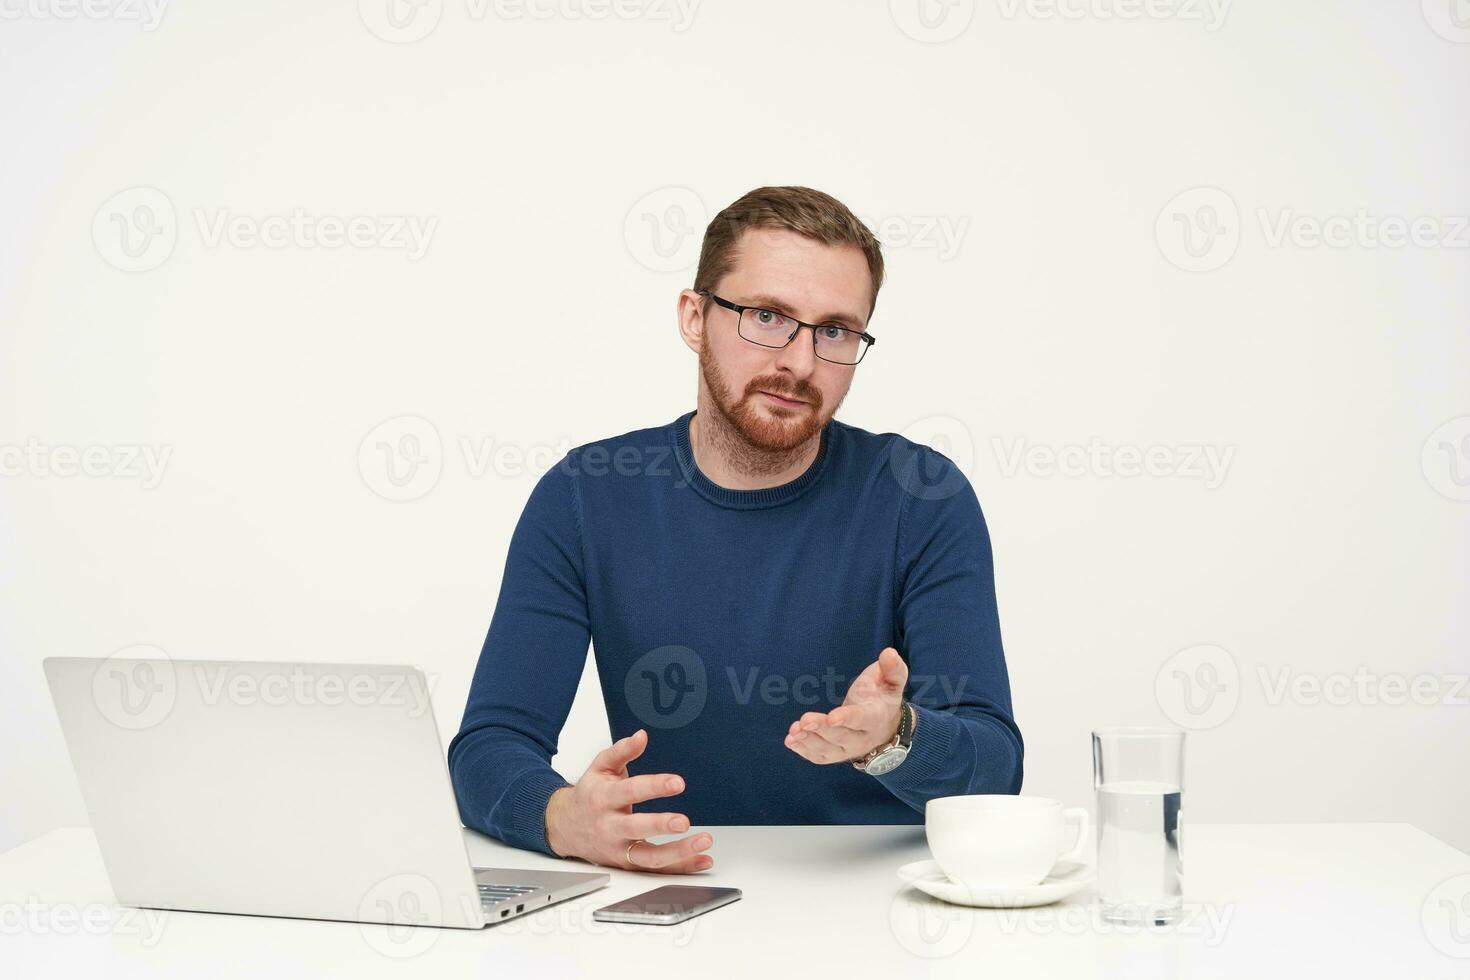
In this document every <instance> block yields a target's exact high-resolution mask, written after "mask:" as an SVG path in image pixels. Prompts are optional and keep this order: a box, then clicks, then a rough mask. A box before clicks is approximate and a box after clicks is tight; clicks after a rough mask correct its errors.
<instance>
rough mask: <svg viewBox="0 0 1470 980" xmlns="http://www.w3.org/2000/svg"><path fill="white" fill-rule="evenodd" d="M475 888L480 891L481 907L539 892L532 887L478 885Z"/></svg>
mask: <svg viewBox="0 0 1470 980" xmlns="http://www.w3.org/2000/svg"><path fill="white" fill-rule="evenodd" d="M477 887H478V888H479V889H480V902H481V904H483V905H496V904H499V903H500V902H508V901H510V900H511V899H513V898H520V897H522V896H523V895H529V894H530V893H531V892H534V891H540V889H539V888H536V887H534V886H532V885H478V886H477Z"/></svg>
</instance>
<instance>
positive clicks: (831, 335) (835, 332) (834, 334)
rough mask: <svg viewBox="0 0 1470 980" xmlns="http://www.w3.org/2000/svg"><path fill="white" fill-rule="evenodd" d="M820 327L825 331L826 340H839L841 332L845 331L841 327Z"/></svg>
mask: <svg viewBox="0 0 1470 980" xmlns="http://www.w3.org/2000/svg"><path fill="white" fill-rule="evenodd" d="M822 329H823V330H825V331H827V334H826V336H827V339H828V340H841V339H842V336H843V334H845V333H847V331H846V330H845V329H843V328H842V327H823V328H822Z"/></svg>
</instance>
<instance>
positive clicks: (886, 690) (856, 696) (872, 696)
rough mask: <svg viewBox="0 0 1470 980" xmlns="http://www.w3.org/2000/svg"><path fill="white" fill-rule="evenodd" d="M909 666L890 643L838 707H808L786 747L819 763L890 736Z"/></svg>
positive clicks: (860, 751) (854, 754) (859, 752)
mask: <svg viewBox="0 0 1470 980" xmlns="http://www.w3.org/2000/svg"><path fill="white" fill-rule="evenodd" d="M908 679H909V668H908V664H906V663H904V662H903V658H902V657H900V656H899V655H898V651H897V650H895V649H894V648H893V647H884V648H883V652H881V653H880V654H878V659H877V660H875V661H873V662H872V663H870V664H868V666H867V667H866V668H865V669H864V670H863V672H862V673H861V674H859V675H858V676H857V679H856V680H854V681H853V682H852V686H851V687H849V688H848V689H847V697H846V698H845V699H844V700H843V702H842V704H841V705H840V706H839V707H836V708H833V709H832V710H831V711H828V712H826V713H823V712H820V711H808V712H807V713H806V714H804V715H802V716H801V717H800V718H798V719H797V720H796V721H794V722H792V723H791V728H790V729H789V730H788V731H787V733H786V747H787V748H789V749H791V750H792V751H793V752H795V753H796V754H797V755H800V756H801V757H803V758H804V759H807V760H809V761H811V762H815V763H817V764H818V765H830V764H831V763H834V762H847V761H849V760H852V759H856V758H858V757H860V756H864V755H867V754H868V753H869V752H871V751H872V750H873V749H875V748H877V747H878V746H880V745H886V744H888V743H889V742H891V741H893V735H894V733H895V732H897V731H898V722H899V716H900V713H901V712H902V711H903V689H904V685H905V684H907V683H908Z"/></svg>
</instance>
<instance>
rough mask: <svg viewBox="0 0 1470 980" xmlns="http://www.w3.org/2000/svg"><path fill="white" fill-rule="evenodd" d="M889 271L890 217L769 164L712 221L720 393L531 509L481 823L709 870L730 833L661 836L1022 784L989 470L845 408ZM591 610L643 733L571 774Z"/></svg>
mask: <svg viewBox="0 0 1470 980" xmlns="http://www.w3.org/2000/svg"><path fill="white" fill-rule="evenodd" d="M882 282H883V258H882V255H881V251H880V248H879V244H878V241H877V240H876V239H875V238H874V237H873V235H872V233H871V232H870V231H869V230H868V228H867V227H865V226H864V225H863V223H862V222H861V221H859V220H858V219H857V218H856V217H854V216H853V214H852V213H851V212H850V211H848V209H847V208H846V207H845V206H843V205H842V204H841V203H840V202H838V201H837V200H835V199H834V198H832V197H830V196H828V195H826V194H823V193H821V192H819V191H815V190H811V189H809V188H804V187H762V188H758V189H756V190H753V191H751V192H750V193H748V194H746V195H745V196H744V197H742V198H740V199H739V200H738V201H736V202H735V203H734V204H731V205H730V206H729V207H728V208H726V209H725V210H724V211H722V212H721V213H720V214H719V215H717V216H716V217H715V219H714V220H713V221H712V222H710V225H709V227H708V229H707V230H706V232H705V238H704V243H703V247H702V250H701V254H700V260H699V268H698V271H697V273H696V275H695V280H694V288H693V289H692V290H690V289H686V290H684V291H683V292H681V293H680V295H679V302H678V319H679V332H680V335H681V336H682V338H683V340H684V342H685V343H686V344H687V345H688V346H689V347H690V349H692V350H693V351H695V352H696V353H697V354H698V357H699V387H698V401H697V406H696V408H695V409H694V410H693V411H691V412H688V413H686V414H684V415H682V416H680V417H679V418H678V419H676V420H675V421H674V422H672V423H670V424H666V425H662V426H658V427H654V428H648V429H640V430H636V431H633V432H629V433H625V434H623V435H620V436H614V437H612V438H610V439H605V440H602V441H601V442H595V443H588V444H586V445H583V446H579V447H577V448H576V449H573V450H571V451H570V452H568V453H567V455H566V456H565V457H564V458H563V459H562V460H561V461H560V462H559V463H558V464H556V465H555V466H554V467H552V469H551V470H549V471H548V472H547V473H546V474H545V475H544V476H542V477H541V479H540V481H539V482H538V483H537V484H536V487H535V488H534V490H533V491H532V492H531V496H530V500H529V501H528V502H527V504H526V508H525V511H524V512H523V513H522V515H521V518H520V521H519V523H518V524H517V526H516V529H515V532H514V533H513V535H512V537H511V543H510V550H509V554H508V557H507V559H506V565H505V575H504V578H503V580H502V582H501V587H500V595H499V599H498V601H497V603H496V606H495V612H494V615H493V616H492V618H491V622H490V631H489V634H488V636H487V637H486V640H485V646H484V649H483V651H482V652H481V654H480V662H479V666H478V667H477V669H476V671H475V677H474V682H473V684H472V686H471V688H470V695H469V702H468V704H467V705H466V707H465V714H464V721H463V724H462V725H461V727H460V731H459V734H458V735H456V736H455V738H454V740H453V741H452V742H451V743H450V746H449V765H450V771H451V773H452V776H453V780H454V787H455V792H456V795H457V796H458V799H459V806H460V814H461V816H462V818H463V819H464V822H465V823H466V824H467V825H468V826H471V827H474V828H476V829H478V830H481V831H484V832H486V833H488V834H491V835H493V836H495V837H498V838H500V839H501V840H503V841H505V842H507V843H510V844H513V845H515V846H518V847H523V848H527V849H534V850H539V851H542V852H545V853H547V854H553V855H556V856H560V857H574V858H580V859H582V860H585V861H589V862H592V863H595V864H601V865H607V866H610V867H617V868H637V869H641V870H649V871H662V872H668V873H675V874H687V873H690V872H695V871H701V870H704V869H707V868H709V867H711V866H712V865H713V862H714V858H713V856H712V855H710V854H708V853H705V852H706V851H708V849H709V848H710V846H711V845H712V843H713V841H712V839H711V835H710V834H708V833H700V834H694V835H690V836H686V837H683V838H679V839H677V840H673V841H669V842H667V843H663V844H654V843H652V842H650V841H647V840H645V838H647V837H651V836H659V835H671V834H682V833H684V832H685V831H687V830H688V829H689V827H690V824H691V822H693V823H700V824H860V823H894V824H897V823H906V824H916V823H922V822H923V814H924V804H925V803H926V802H927V801H928V800H930V799H932V798H934V797H938V796H951V795H958V794H970V793H1018V792H1020V788H1021V773H1022V748H1023V747H1022V741H1021V733H1020V730H1019V729H1018V728H1017V726H1016V723H1015V721H1014V719H1013V718H1012V713H1011V700H1010V686H1009V680H1008V677H1007V673H1006V665H1005V657H1004V654H1003V652H1002V649H1001V638H1000V624H999V619H998V616H997V612H996V603H995V589H994V574H993V570H992V565H991V552H990V539H989V534H988V532H987V530H986V526H985V521H984V518H983V517H982V515H981V512H980V506H979V503H978V501H977V500H976V498H975V494H974V491H973V490H972V489H971V487H970V484H969V481H968V480H967V479H966V478H965V476H964V474H963V473H961V472H960V471H959V470H958V469H957V468H956V467H955V465H954V464H953V462H951V461H950V460H949V459H948V458H947V457H945V456H943V455H942V454H941V453H939V452H937V451H936V450H933V449H930V448H929V447H927V446H923V445H919V444H916V443H913V442H911V441H909V440H907V439H904V438H903V437H902V436H898V435H895V434H893V433H884V434H874V433H871V432H866V431H864V430H862V429H858V428H855V427H852V426H848V425H846V424H844V423H842V422H838V421H836V420H835V419H834V418H833V416H834V415H835V414H836V412H837V408H838V406H839V405H841V404H842V400H843V398H844V397H845V396H846V395H847V391H848V389H849V388H850V387H851V385H852V380H853V376H854V374H855V372H856V370H857V364H858V362H860V361H862V360H863V358H864V355H865V353H866V351H867V349H868V348H869V347H871V346H873V335H872V334H870V333H867V332H866V328H867V322H868V319H869V317H870V316H871V315H872V312H873V308H874V306H875V305H876V302H877V296H878V289H879V287H880V286H881V285H882ZM910 340H911V348H912V349H921V348H922V345H923V344H922V338H921V337H919V336H917V335H914V336H912V337H911V338H910ZM589 639H590V640H591V641H592V646H593V649H594V651H595V654H596V657H597V668H598V677H599V680H600V683H601V686H602V696H603V701H604V703H605V704H606V707H607V714H608V720H609V723H610V727H611V732H612V734H613V735H616V733H618V732H630V733H631V734H628V735H626V736H624V737H623V738H621V739H619V740H618V741H616V742H614V743H613V744H612V745H611V746H609V747H608V748H606V749H604V750H603V751H602V752H600V753H599V754H598V755H597V757H596V758H595V759H594V760H593V763H592V765H591V766H589V767H588V769H587V771H586V772H585V773H584V774H583V775H582V777H581V778H580V779H579V780H578V781H577V782H576V783H575V784H570V783H568V782H567V781H566V780H565V779H563V778H562V777H561V776H560V775H558V774H557V773H556V772H555V771H554V770H553V769H552V768H551V765H550V758H551V756H552V755H554V754H555V753H556V750H557V739H558V737H559V734H560V732H561V728H562V725H563V724H564V723H565V721H566V718H567V713H568V712H569V711H570V709H571V703H572V699H573V697H574V695H575V693H576V689H577V683H578V680H579V679H580V677H581V674H582V668H583V665H584V663H585V660H586V656H587V644H588V641H589ZM839 698H840V699H841V700H840V701H839ZM650 729H652V731H650ZM676 796H677V797H680V799H679V801H678V809H677V810H674V809H672V808H669V807H668V805H667V804H666V803H665V802H664V801H665V798H667V797H676Z"/></svg>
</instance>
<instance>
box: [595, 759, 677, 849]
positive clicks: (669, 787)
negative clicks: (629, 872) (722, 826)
mask: <svg viewBox="0 0 1470 980" xmlns="http://www.w3.org/2000/svg"><path fill="white" fill-rule="evenodd" d="M606 792H607V796H606V798H605V802H606V803H607V805H608V806H612V807H616V808H622V807H627V806H632V805H633V804H634V803H642V802H643V801H645V800H656V799H658V798H659V797H663V796H677V795H679V794H680V793H682V792H684V779H683V777H682V776H676V775H674V774H672V773H667V772H660V773H648V774H646V775H642V776H629V777H628V778H627V779H620V780H618V781H617V782H615V783H610V784H608V787H607V790H606ZM633 836H637V835H633Z"/></svg>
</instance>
